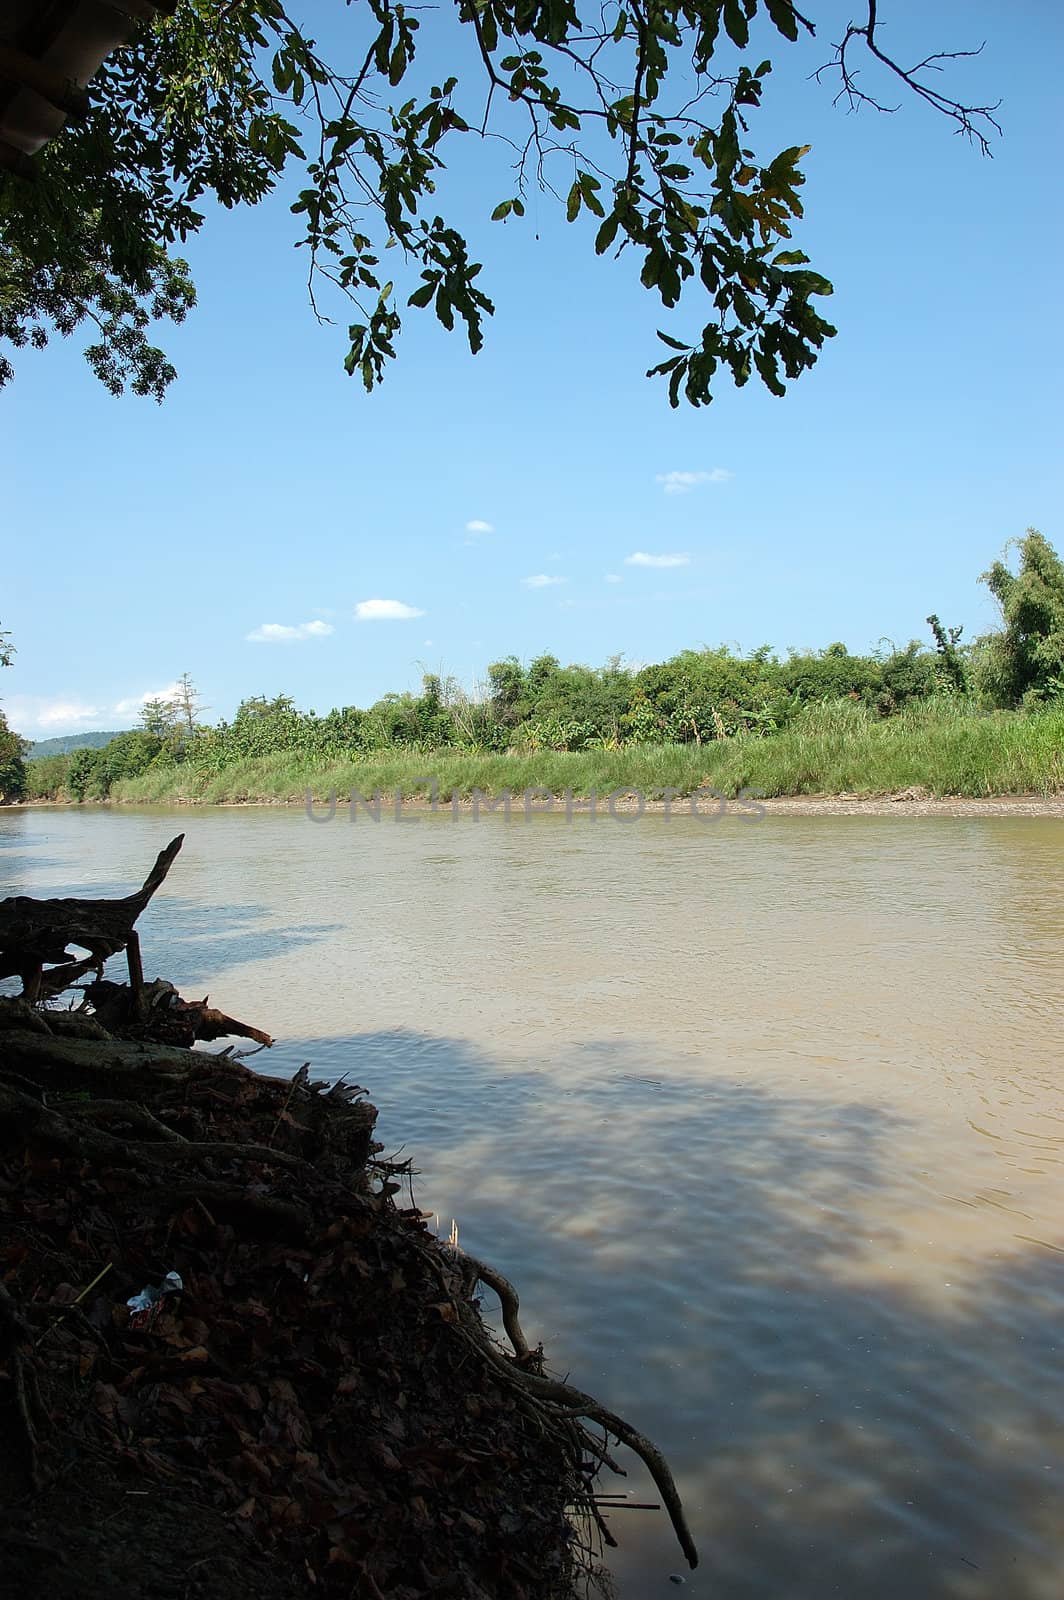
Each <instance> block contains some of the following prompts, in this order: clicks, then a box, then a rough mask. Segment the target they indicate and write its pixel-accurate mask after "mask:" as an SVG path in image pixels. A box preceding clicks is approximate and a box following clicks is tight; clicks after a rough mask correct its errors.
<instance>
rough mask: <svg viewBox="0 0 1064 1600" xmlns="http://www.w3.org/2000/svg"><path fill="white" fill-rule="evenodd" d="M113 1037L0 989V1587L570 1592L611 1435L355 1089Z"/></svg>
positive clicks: (114, 1597)
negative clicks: (560, 1396)
mask: <svg viewBox="0 0 1064 1600" xmlns="http://www.w3.org/2000/svg"><path fill="white" fill-rule="evenodd" d="M49 1019H52V1020H51V1021H50V1020H49ZM101 1031H102V1030H101V1029H100V1028H99V1024H98V1023H95V1022H93V1023H91V1024H88V1023H86V1024H85V1026H84V1027H83V1028H82V1027H81V1026H79V1023H78V1021H77V1018H76V1016H73V1018H72V1014H71V1013H69V1012H67V1013H61V1014H59V1013H53V1012H50V1011H48V1010H44V1011H41V1010H32V1009H31V1008H29V1007H27V1006H25V1005H24V1004H23V1003H22V1002H19V1001H10V1000H8V1001H3V1000H0V1503H2V1506H3V1511H4V1515H3V1521H2V1525H0V1588H2V1589H3V1591H4V1592H5V1593H12V1594H16V1593H17V1594H27V1595H36V1594H45V1593H47V1594H49V1595H50V1596H55V1597H57V1600H68V1597H69V1600H74V1597H75V1596H76V1597H77V1600H84V1597H86V1596H95V1597H99V1600H119V1597H121V1600H149V1597H151V1600H160V1597H162V1600H171V1597H172V1600H252V1597H253V1596H254V1597H257V1600H280V1597H282V1596H284V1597H288V1596H304V1595H315V1596H328V1595H343V1596H349V1597H354V1600H363V1597H364V1600H381V1597H382V1596H388V1597H389V1600H427V1597H428V1596H451V1597H454V1600H571V1597H572V1596H574V1595H575V1594H576V1593H578V1592H579V1593H582V1592H583V1589H584V1584H585V1582H586V1578H587V1574H588V1571H589V1552H588V1550H587V1549H586V1548H584V1547H583V1546H582V1542H581V1539H580V1538H579V1537H578V1534H577V1532H576V1528H577V1527H579V1526H580V1523H579V1520H577V1522H576V1523H574V1521H573V1520H572V1518H571V1516H570V1515H569V1513H570V1511H571V1510H572V1508H573V1507H574V1505H575V1506H580V1507H582V1508H583V1513H584V1514H585V1515H586V1516H590V1517H591V1518H592V1519H593V1518H594V1511H593V1508H592V1504H591V1500H590V1490H589V1485H590V1482H591V1479H592V1478H593V1476H594V1473H595V1471H596V1470H597V1469H598V1467H599V1466H600V1464H601V1454H599V1455H597V1456H596V1452H595V1441H594V1440H593V1439H592V1436H590V1435H589V1434H587V1433H586V1432H585V1431H584V1430H583V1429H582V1428H578V1427H577V1425H576V1422H575V1420H574V1419H573V1417H572V1413H571V1412H567V1411H564V1410H561V1409H559V1408H558V1407H554V1406H552V1405H551V1404H549V1403H548V1402H547V1400H542V1401H541V1400H537V1399H536V1398H535V1394H534V1392H532V1393H528V1392H526V1391H525V1389H524V1388H523V1387H522V1380H523V1378H524V1375H525V1374H527V1375H528V1377H527V1381H528V1382H530V1383H536V1382H538V1383H539V1384H540V1385H541V1387H544V1388H547V1389H549V1382H548V1380H546V1379H544V1378H542V1377H538V1376H537V1374H539V1373H540V1372H541V1371H542V1352H540V1351H532V1352H529V1351H528V1350H527V1348H525V1349H524V1350H523V1351H518V1353H516V1354H512V1355H511V1354H510V1353H508V1352H504V1351H503V1349H502V1347H501V1346H498V1345H495V1344H493V1343H492V1341H491V1340H490V1336H489V1334H488V1332H487V1330H486V1329H485V1327H484V1324H483V1323H482V1321H481V1319H480V1316H479V1311H478V1302H477V1301H476V1299H475V1293H476V1283H477V1272H476V1270H475V1268H476V1267H478V1266H479V1264H478V1263H473V1264H470V1262H469V1258H466V1257H463V1255H462V1254H461V1252H459V1251H458V1250H457V1249H456V1248H451V1247H450V1246H448V1245H446V1244H444V1243H442V1242H441V1241H440V1240H438V1239H436V1238H435V1236H434V1235H432V1234H431V1233H429V1232H428V1231H427V1229H426V1226H425V1219H424V1218H423V1217H422V1215H421V1213H420V1212H419V1211H418V1210H417V1208H416V1207H415V1206H414V1205H413V1203H412V1197H411V1196H410V1195H409V1190H408V1182H409V1176H408V1173H407V1171H405V1170H404V1169H401V1168H396V1167H395V1166H393V1165H387V1164H382V1163H381V1162H380V1161H379V1152H380V1147H379V1146H378V1145H376V1144H374V1143H373V1142H372V1131H373V1126H374V1122H375V1118H376V1112H375V1110H374V1108H373V1107H371V1106H369V1105H368V1104H367V1103H366V1101H365V1100H364V1099H363V1098H362V1091H360V1090H358V1089H357V1087H356V1086H355V1085H353V1084H341V1085H334V1086H333V1087H332V1088H331V1089H330V1088H329V1086H328V1085H324V1084H321V1083H311V1082H309V1080H308V1077H307V1074H306V1072H305V1071H302V1072H301V1073H300V1074H297V1077H296V1079H295V1080H293V1081H292V1082H291V1083H285V1082H283V1081H280V1080H278V1079H275V1078H266V1077H263V1076H260V1075H259V1074H257V1073H255V1072H253V1071H251V1070H250V1069H249V1068H248V1067H247V1066H245V1065H243V1064H241V1063H239V1062H237V1061H235V1060H233V1059H231V1058H228V1057H223V1058H218V1057H215V1056H213V1055H210V1054H207V1053H205V1052H195V1051H188V1050H181V1049H175V1048H171V1047H168V1046H164V1045H157V1044H154V1043H153V1042H151V1041H150V1040H145V1039H141V1040H128V1039H117V1038H106V1037H105V1038H103V1039H101V1038H100V1037H99V1034H100V1032H101ZM404 1202H408V1203H404ZM481 1270H482V1271H483V1272H489V1273H490V1269H487V1268H483V1269H481ZM170 1272H176V1273H178V1274H179V1276H180V1280H181V1288H180V1291H175V1292H173V1293H170V1294H166V1295H164V1296H162V1297H161V1298H159V1299H158V1300H157V1301H156V1302H155V1304H154V1305H153V1306H152V1307H150V1308H149V1309H148V1310H147V1311H146V1312H143V1313H141V1314H140V1315H139V1316H138V1315H137V1313H136V1312H135V1311H131V1309H130V1307H129V1306H128V1305H127V1302H128V1301H129V1300H130V1299H131V1298H132V1297H135V1296H136V1295H137V1294H138V1293H139V1292H140V1291H142V1290H145V1289H149V1290H158V1289H159V1288H160V1287H161V1286H162V1285H163V1284H164V1280H165V1277H166V1274H167V1273H170ZM506 1287H508V1286H506ZM519 1342H523V1340H521V1341H519ZM516 1348H517V1347H516V1346H515V1350H516Z"/></svg>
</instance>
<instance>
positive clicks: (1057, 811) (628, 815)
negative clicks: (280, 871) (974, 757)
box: [5, 789, 1064, 822]
mask: <svg viewBox="0 0 1064 1600" xmlns="http://www.w3.org/2000/svg"><path fill="white" fill-rule="evenodd" d="M92 804H93V805H94V806H95V805H99V806H108V807H114V808H116V809H129V810H131V811H136V810H139V809H141V806H140V804H139V803H137V802H131V801H117V800H100V801H94V802H92ZM210 804H213V805H215V806H216V807H217V809H219V810H223V811H257V810H274V809H276V808H277V807H278V806H283V807H285V808H286V809H289V810H295V809H299V810H302V809H304V808H305V806H306V801H305V799H304V798H303V797H302V796H299V797H296V796H293V797H291V798H290V799H286V800H268V799H262V800H222V801H215V802H213V803H212V802H210V801H205V800H194V799H188V798H185V797H181V798H175V799H174V800H171V801H155V802H146V803H145V804H144V809H145V810H159V811H178V810H184V809H186V808H191V809H197V808H199V807H200V806H206V805H210ZM722 804H723V806H724V809H723V811H721V805H722ZM53 807H54V808H55V809H56V810H60V811H68V810H70V811H76V810H78V809H79V807H78V806H76V805H67V804H64V803H62V802H58V801H53V800H30V801H23V802H16V803H15V804H14V805H11V806H8V807H6V808H5V809H7V810H10V811H20V810H35V811H36V810H44V809H50V808H53ZM697 807H698V815H699V816H700V817H702V818H704V819H705V820H707V821H708V820H711V819H713V818H715V817H716V816H718V815H724V816H730V817H733V818H739V819H741V820H743V821H746V822H755V821H759V820H761V817H759V816H758V811H759V810H760V812H761V816H762V817H763V816H770V817H1057V818H1061V819H1064V795H1051V796H1044V795H1036V794H1008V795H988V796H984V797H981V798H974V797H970V796H964V795H947V796H934V795H928V794H925V793H923V792H922V791H920V790H915V789H907V790H904V791H902V792H901V793H899V794H892V795H856V794H825V795H817V794H802V795H785V796H780V797H778V798H775V799H771V800H752V799H751V800H745V801H737V800H728V801H725V802H720V801H717V800H714V799H713V798H712V797H711V796H708V795H700V796H699V797H698V801H697ZM328 809H329V802H328V800H327V799H326V798H325V797H320V798H316V799H315V801H314V807H313V810H314V816H315V818H321V819H323V820H324V817H325V815H326V814H327V813H328ZM347 809H348V798H347V796H345V795H338V796H337V799H336V815H337V817H341V816H344V815H346V812H347ZM477 809H479V811H480V814H481V815H482V816H484V817H485V818H487V817H490V816H492V815H495V816H498V817H500V818H501V817H502V815H503V813H502V806H501V804H500V805H499V807H498V810H496V811H495V812H494V813H493V812H492V811H491V810H490V809H489V804H488V803H487V802H480V803H479V804H478V808H477ZM532 809H533V811H534V813H535V814H537V815H538V814H540V813H544V812H553V814H554V815H556V816H564V815H565V813H566V802H565V797H564V796H563V795H559V796H558V797H557V798H556V799H555V801H554V804H553V806H547V804H546V801H545V799H544V798H543V797H540V796H537V797H536V798H535V799H534V800H533V801H532ZM571 810H572V814H573V816H574V817H586V816H587V815H588V814H589V812H590V810H591V805H590V802H589V801H588V800H581V799H575V798H574V800H573V801H572V805H571ZM433 811H435V812H436V814H437V815H439V816H454V815H458V816H462V817H472V815H473V811H474V806H473V802H472V801H471V800H459V801H458V803H457V805H452V802H451V801H449V800H440V801H437V803H436V804H435V806H433V805H432V804H431V803H430V802H429V801H428V800H427V799H426V798H425V797H423V796H421V797H413V796H409V795H408V796H404V797H403V800H402V804H401V807H400V812H399V814H400V815H401V816H404V817H407V816H410V817H413V816H418V815H421V814H424V815H429V814H431V813H432V812H433ZM358 815H359V819H360V820H361V819H362V818H363V817H365V815H366V813H365V811H364V809H363V808H362V807H360V808H359V813H358ZM395 815H396V806H395V797H394V792H391V791H386V792H385V793H384V794H383V796H382V801H381V817H382V818H383V819H385V820H388V819H393V818H394V817H395ZM611 815H617V816H623V818H624V820H625V821H628V820H629V819H632V820H635V819H636V818H637V817H638V816H648V817H663V816H670V817H675V818H679V817H686V816H690V815H691V802H690V800H689V799H676V800H672V801H669V802H668V803H667V804H666V802H665V801H663V800H644V801H642V803H641V802H640V799H639V797H638V795H637V794H636V792H635V791H630V792H628V793H626V794H618V795H617V796H616V797H615V798H614V800H613V802H612V805H610V804H608V803H607V798H606V797H605V796H600V798H599V800H598V802H597V805H596V816H597V817H598V818H601V819H604V820H607V819H609V817H610V816H611ZM524 819H525V807H524V798H523V796H522V794H521V793H519V792H518V793H515V794H514V795H513V798H512V800H511V805H510V820H511V821H515V822H522V821H524ZM367 820H368V819H367Z"/></svg>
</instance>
